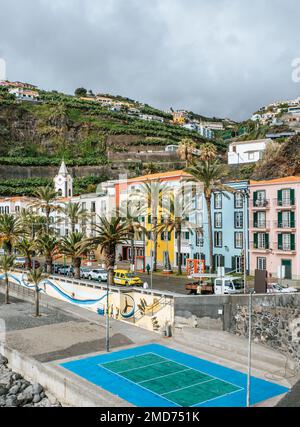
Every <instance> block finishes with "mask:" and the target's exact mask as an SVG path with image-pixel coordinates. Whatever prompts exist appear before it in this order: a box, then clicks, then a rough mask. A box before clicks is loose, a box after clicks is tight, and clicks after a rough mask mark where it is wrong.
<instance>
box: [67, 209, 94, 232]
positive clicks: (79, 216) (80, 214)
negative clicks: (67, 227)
mask: <svg viewBox="0 0 300 427" xmlns="http://www.w3.org/2000/svg"><path fill="white" fill-rule="evenodd" d="M62 212H63V214H64V216H65V217H66V218H68V220H69V222H70V224H71V231H72V233H74V231H75V226H76V224H78V223H79V221H81V220H85V219H87V218H88V217H89V213H88V211H87V210H86V209H84V208H83V207H82V206H81V203H71V202H69V203H66V204H65V207H64V208H63V209H62Z"/></svg>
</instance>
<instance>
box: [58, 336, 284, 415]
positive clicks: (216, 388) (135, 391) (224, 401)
mask: <svg viewBox="0 0 300 427" xmlns="http://www.w3.org/2000/svg"><path fill="white" fill-rule="evenodd" d="M61 366H62V367H64V368H65V369H67V370H69V371H71V372H73V373H75V374H77V375H79V376H80V377H82V378H84V379H85V380H87V381H90V382H91V383H93V384H95V385H97V386H99V387H101V388H103V389H105V390H107V391H109V392H110V393H113V394H115V395H117V396H119V397H121V398H122V399H124V400H126V401H128V402H130V403H132V404H133V405H135V406H142V407H143V406H148V407H178V406H181V407H192V406H195V407H242V406H246V385H247V376H246V375H245V374H243V373H241V372H238V371H234V370H232V369H228V368H225V367H224V366H220V365H217V364H215V363H212V362H208V361H206V360H203V359H199V358H197V357H195V356H190V355H188V354H185V353H181V352H179V351H176V350H172V349H170V348H167V347H164V346H161V345H158V344H149V345H145V346H142V347H135V348H132V349H129V350H122V351H117V352H114V353H108V354H102V355H99V356H94V357H89V358H86V359H79V360H74V361H71V362H66V363H62V364H61ZM287 391H288V389H287V388H286V387H283V386H280V385H278V384H274V383H271V382H269V381H265V380H262V379H259V378H255V377H252V378H251V404H252V405H254V404H256V403H259V402H263V401H265V400H267V399H270V398H271V397H275V396H278V395H280V394H283V393H286V392H287Z"/></svg>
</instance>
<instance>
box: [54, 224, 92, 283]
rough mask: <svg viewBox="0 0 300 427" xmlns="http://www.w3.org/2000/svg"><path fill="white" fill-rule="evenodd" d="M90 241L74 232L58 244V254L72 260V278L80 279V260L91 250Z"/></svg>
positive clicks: (81, 234)
mask: <svg viewBox="0 0 300 427" xmlns="http://www.w3.org/2000/svg"><path fill="white" fill-rule="evenodd" d="M92 246H93V245H92V243H91V240H90V239H86V238H85V236H84V234H83V233H78V232H74V233H71V234H69V235H68V236H65V237H63V238H62V240H61V241H60V242H59V245H58V247H59V251H60V253H62V254H64V255H66V256H67V257H70V258H72V263H73V266H74V277H75V278H76V279H80V267H81V260H82V257H83V256H84V255H86V254H87V253H88V251H89V250H90V249H91V248H92Z"/></svg>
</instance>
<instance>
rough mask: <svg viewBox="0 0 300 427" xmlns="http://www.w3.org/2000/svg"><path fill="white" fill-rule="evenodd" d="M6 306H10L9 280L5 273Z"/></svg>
mask: <svg viewBox="0 0 300 427" xmlns="http://www.w3.org/2000/svg"><path fill="white" fill-rule="evenodd" d="M5 285H6V288H5V304H9V280H8V274H7V273H5Z"/></svg>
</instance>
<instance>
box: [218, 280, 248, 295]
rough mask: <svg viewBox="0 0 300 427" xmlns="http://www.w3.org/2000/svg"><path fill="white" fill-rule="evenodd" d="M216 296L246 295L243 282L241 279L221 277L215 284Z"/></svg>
mask: <svg viewBox="0 0 300 427" xmlns="http://www.w3.org/2000/svg"><path fill="white" fill-rule="evenodd" d="M214 293H215V295H226V294H241V293H244V284H243V280H242V279H241V278H240V277H230V276H228V277H220V278H217V279H215V282H214Z"/></svg>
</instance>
